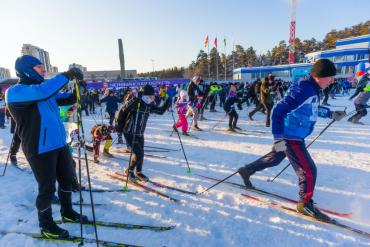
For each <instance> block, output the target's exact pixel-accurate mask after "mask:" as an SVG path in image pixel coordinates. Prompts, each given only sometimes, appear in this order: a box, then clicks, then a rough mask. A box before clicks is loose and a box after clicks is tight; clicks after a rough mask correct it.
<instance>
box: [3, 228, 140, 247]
mask: <svg viewBox="0 0 370 247" xmlns="http://www.w3.org/2000/svg"><path fill="white" fill-rule="evenodd" d="M6 234H21V235H24V236H28V237H31V238H34V239H38V240H43V241H44V240H45V241H50V242H62V243H75V244H78V243H80V242H81V240H83V242H85V243H96V240H95V239H92V238H82V239H81V238H80V237H76V236H69V237H68V238H47V237H45V236H43V235H41V234H38V233H30V232H21V231H2V232H0V235H6ZM98 244H99V245H101V246H105V247H138V245H132V244H125V243H117V242H111V241H105V240H99V241H98Z"/></svg>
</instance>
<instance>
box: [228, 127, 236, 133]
mask: <svg viewBox="0 0 370 247" xmlns="http://www.w3.org/2000/svg"><path fill="white" fill-rule="evenodd" d="M226 131H229V132H236V130H235V129H233V128H232V127H229V128H228V129H227V130H226Z"/></svg>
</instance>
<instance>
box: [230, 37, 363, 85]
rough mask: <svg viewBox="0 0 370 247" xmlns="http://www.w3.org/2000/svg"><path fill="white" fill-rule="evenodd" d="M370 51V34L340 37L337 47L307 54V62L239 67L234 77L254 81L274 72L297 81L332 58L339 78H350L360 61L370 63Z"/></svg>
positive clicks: (282, 77) (281, 77) (287, 79)
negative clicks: (322, 60)
mask: <svg viewBox="0 0 370 247" xmlns="http://www.w3.org/2000/svg"><path fill="white" fill-rule="evenodd" d="M369 53H370V34H368V35H362V36H357V37H352V38H347V39H340V40H338V41H337V42H336V48H335V49H332V50H325V51H317V52H312V53H309V54H306V55H305V59H304V61H305V63H299V64H285V65H275V66H263V67H244V68H238V69H235V70H234V71H233V79H234V80H241V81H247V82H252V81H254V80H256V79H257V78H264V77H266V76H267V75H268V74H269V73H272V74H274V75H275V76H276V77H277V78H279V79H282V80H284V81H296V80H298V79H299V78H301V77H303V76H304V75H307V74H308V73H309V71H310V69H311V67H312V65H313V63H315V62H316V61H317V60H318V59H321V58H327V59H330V60H331V61H333V62H334V63H335V66H336V67H337V75H336V77H337V78H350V77H354V74H355V72H356V71H355V70H356V66H357V65H358V64H359V63H369V59H370V58H369V57H370V55H369ZM367 67H369V65H368V66H367Z"/></svg>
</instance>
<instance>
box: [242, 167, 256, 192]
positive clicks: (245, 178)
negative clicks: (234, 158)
mask: <svg viewBox="0 0 370 247" xmlns="http://www.w3.org/2000/svg"><path fill="white" fill-rule="evenodd" d="M238 173H239V175H240V176H241V177H242V179H243V182H244V185H245V186H246V187H247V188H251V189H253V188H254V186H253V184H252V182H251V180H250V177H251V175H252V174H253V173H252V172H251V171H250V170H248V169H247V168H246V167H245V166H243V167H240V168H239V170H238Z"/></svg>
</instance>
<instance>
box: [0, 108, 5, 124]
mask: <svg viewBox="0 0 370 247" xmlns="http://www.w3.org/2000/svg"><path fill="white" fill-rule="evenodd" d="M4 126H5V111H3V110H0V127H4Z"/></svg>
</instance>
